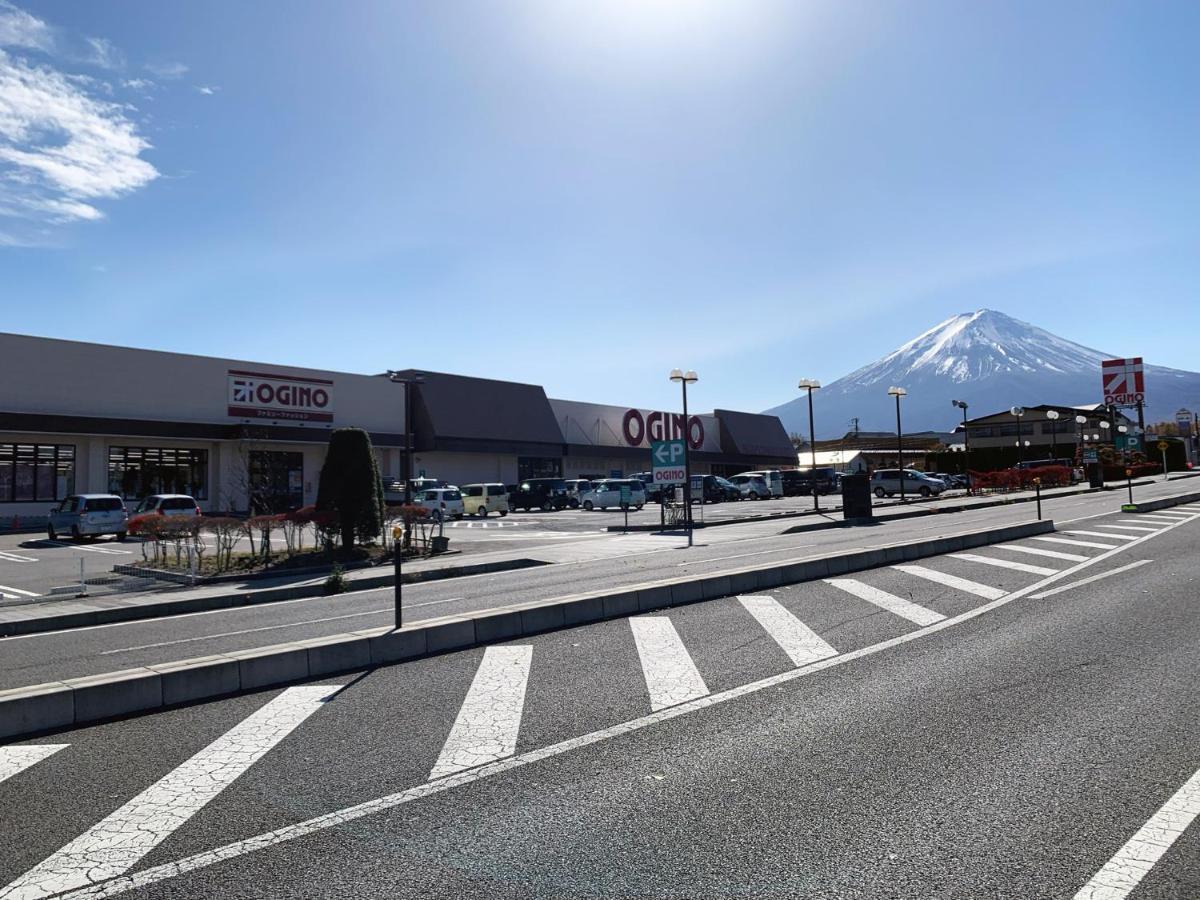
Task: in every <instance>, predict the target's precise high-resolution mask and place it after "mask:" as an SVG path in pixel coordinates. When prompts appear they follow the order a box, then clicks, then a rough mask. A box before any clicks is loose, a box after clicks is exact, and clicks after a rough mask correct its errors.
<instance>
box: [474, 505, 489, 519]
mask: <svg viewBox="0 0 1200 900" xmlns="http://www.w3.org/2000/svg"><path fill="white" fill-rule="evenodd" d="M475 515H477V516H479V518H481V519H486V518H487V507H486V506H481V507H479V508H478V509H477V510H475Z"/></svg>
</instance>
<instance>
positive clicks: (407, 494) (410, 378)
mask: <svg viewBox="0 0 1200 900" xmlns="http://www.w3.org/2000/svg"><path fill="white" fill-rule="evenodd" d="M387 375H388V380H389V381H391V382H392V383H393V384H400V385H403V386H404V505H405V506H409V505H411V504H412V454H413V439H412V437H413V434H412V431H413V429H412V386H413V385H414V384H424V383H425V376H424V375H422V374H421V373H420V372H410V373H408V374H407V375H406V374H404V373H402V372H396V371H393V370H391V369H389V370H388V373H387ZM403 540H404V545H403V547H401V546H399V545H396V546H395V548H394V552H395V554H396V591H395V593H396V604H395V605H396V627H397V628H403V627H404V601H403V598H402V597H401V592H400V591H401V583H400V557H401V556H402V555H403V550H404V549H405V548H408V547H411V546H412V529H409V528H405V529H404V539H403Z"/></svg>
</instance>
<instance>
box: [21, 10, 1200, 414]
mask: <svg viewBox="0 0 1200 900" xmlns="http://www.w3.org/2000/svg"><path fill="white" fill-rule="evenodd" d="M1197 33H1200V5H1197V4H1195V3H1191V2H1188V3H1177V4H1176V3H1166V2H1155V3H1148V4H1133V3H1123V4H1117V3H1094V2H1079V3H1067V2H1063V3H1046V2H1029V3H1020V2H1003V3H1000V2H986V0H978V2H971V3H961V2H933V0H913V2H905V3H891V2H882V0H880V2H849V3H847V2H844V0H838V2H798V0H790V2H778V3H774V2H753V0H736V2H734V0H730V2H714V0H691V2H689V0H612V2H608V3H584V2H580V3H565V2H561V0H525V2H515V0H514V2H496V3H479V2H473V3H465V2H454V0H438V2H431V3H416V2H411V3H409V2H403V3H394V2H349V3H332V2H323V3H317V2H287V3H284V2H255V3H245V2H214V0H206V2H204V3H190V4H184V3H161V2H136V0H123V2H119V3H117V2H102V0H94V2H89V3H44V2H32V0H25V2H20V3H17V4H16V5H12V4H8V3H4V2H3V0H0V53H2V54H3V55H2V56H0V309H2V310H3V324H2V325H0V328H2V329H3V330H6V331H16V332H22V333H32V334H41V335H49V336H55V337H66V338H75V339H81V340H92V341H101V342H111V343H118V344H125V345H133V346H144V347H152V348H157V349H170V350H179V351H184V352H192V353H200V354H206V355H214V356H232V357H239V358H248V359H253V360H263V361H269V362H278V363H291V364H296V365H307V366H314V367H320V368H331V369H341V370H347V371H356V372H375V371H381V370H383V369H385V368H389V367H391V368H398V367H408V366H415V367H422V368H427V369H432V370H439V371H452V372H461V373H467V374H474V375H483V376H488V377H495V378H503V379H511V380H519V381H529V382H534V383H539V384H544V385H545V386H546V388H547V391H548V392H549V393H550V395H551V396H558V397H565V398H570V399H580V400H592V401H597V402H611V403H618V404H636V405H641V406H650V407H671V406H673V405H674V404H675V403H676V388H675V386H674V385H671V384H670V383H669V382H668V381H667V378H666V375H667V372H668V370H669V369H671V368H672V367H674V366H683V367H692V368H695V369H696V370H698V372H699V374H700V376H701V381H700V383H699V384H698V385H696V386H695V388H694V395H693V399H692V404H693V405H694V406H698V407H704V408H712V407H725V408H735V409H747V410H757V409H763V408H766V407H769V406H773V405H775V404H778V403H782V402H784V401H786V400H789V399H791V398H792V397H793V396H795V395H796V391H795V390H794V384H795V381H796V380H797V378H798V377H801V376H806V377H818V378H821V379H823V380H825V381H826V382H828V381H831V380H833V379H834V378H836V377H838V376H839V375H842V374H845V373H847V372H849V371H851V370H852V369H855V368H857V367H858V366H860V365H863V364H865V363H867V362H870V361H871V360H873V359H875V358H877V357H879V356H882V355H883V354H885V353H886V352H888V351H890V350H892V349H894V348H895V347H896V346H897V345H899V344H900V343H902V342H903V341H905V340H907V339H909V338H911V337H913V336H915V335H916V334H918V333H919V332H921V331H924V330H925V329H926V328H928V327H930V326H932V325H933V324H935V323H936V322H938V321H940V320H941V319H944V318H946V317H948V316H949V315H952V314H954V313H957V312H963V311H967V310H973V309H977V308H980V307H991V308H994V309H999V310H1002V311H1004V312H1007V313H1009V314H1010V315H1014V316H1016V317H1018V318H1022V319H1025V320H1027V321H1030V322H1033V323H1034V324H1036V325H1040V326H1042V327H1044V328H1047V329H1049V330H1051V331H1053V332H1055V333H1057V334H1060V335H1062V336H1063V337H1066V338H1069V339H1072V340H1076V341H1079V342H1080V343H1084V344H1087V345H1090V346H1094V347H1098V348H1099V349H1101V350H1106V351H1110V352H1113V353H1115V354H1118V355H1135V354H1141V355H1143V356H1145V357H1146V360H1147V362H1153V363H1156V364H1160V365H1169V366H1176V367H1179V368H1187V369H1198V368H1200V361H1197V359H1196V355H1195V350H1194V348H1195V346H1196V336H1197V333H1200V302H1197V284H1198V283H1200V279H1198V277H1197V276H1198V275H1200V263H1198V262H1197V260H1200V254H1198V253H1197V250H1198V249H1200V246H1198V245H1200V234H1198V233H1197V224H1196V223H1197V215H1196V210H1197V209H1200V175H1198V174H1197V165H1196V160H1197V159H1198V158H1200V152H1198V151H1200V146H1198V143H1200V142H1198V140H1197V139H1198V137H1200V115H1198V113H1200V54H1196V53H1195V52H1194V40H1195V35H1196V34H1197Z"/></svg>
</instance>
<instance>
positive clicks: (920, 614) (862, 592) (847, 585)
mask: <svg viewBox="0 0 1200 900" xmlns="http://www.w3.org/2000/svg"><path fill="white" fill-rule="evenodd" d="M825 583H826V584H832V585H833V586H834V587H835V588H839V589H841V590H843V591H845V592H846V593H847V594H853V595H854V596H855V597H858V598H859V599H860V600H866V601H867V602H868V603H874V604H875V605H876V606H878V607H879V608H881V609H886V610H887V611H888V612H890V613H894V614H895V615H897V616H900V618H902V619H908V621H910V622H916V623H917V624H918V625H932V624H934V623H935V622H940V621H942V620H943V619H944V618H946V617H945V616H943V615H942V614H941V613H940V612H934V611H933V610H932V609H926V608H925V607H924V606H918V605H917V604H915V603H913V602H912V601H911V600H905V599H904V598H903V597H897V596H896V595H895V594H889V593H888V592H887V591H881V590H879V588H873V587H871V586H870V585H869V584H863V583H862V582H861V581H859V580H858V579H856V578H827V579H825Z"/></svg>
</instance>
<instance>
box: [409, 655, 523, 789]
mask: <svg viewBox="0 0 1200 900" xmlns="http://www.w3.org/2000/svg"><path fill="white" fill-rule="evenodd" d="M532 662H533V647H531V646H529V645H528V644H523V645H520V646H516V647H488V648H487V649H486V650H485V651H484V652H483V659H482V660H480V663H479V668H478V669H477V670H476V672H475V678H474V680H472V681H471V687H470V688H468V689H467V696H466V698H465V699H464V700H463V704H462V707H461V708H460V709H459V710H458V716H457V718H455V720H454V725H453V727H452V728H451V729H450V736H449V737H447V738H446V743H445V744H444V745H443V746H442V752H441V753H440V754H438V758H437V762H436V763H435V764H434V766H433V769H432V770H431V771H430V773H429V778H430V780H431V781H432V780H433V779H434V778H442V777H444V776H446V775H453V774H454V773H455V772H462V771H463V770H465V769H473V768H475V767H476V766H482V765H484V764H486V763H490V762H495V761H496V760H498V759H505V758H507V757H509V756H512V755H513V754H514V753H516V752H517V735H518V734H519V733H520V730H521V715H522V713H523V712H524V710H525V687H526V685H527V684H528V683H529V667H530V664H531V663H532Z"/></svg>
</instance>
